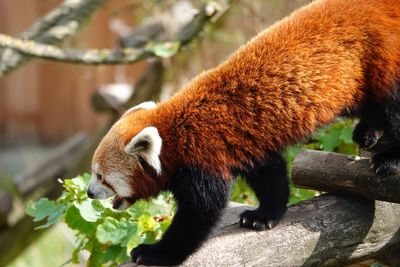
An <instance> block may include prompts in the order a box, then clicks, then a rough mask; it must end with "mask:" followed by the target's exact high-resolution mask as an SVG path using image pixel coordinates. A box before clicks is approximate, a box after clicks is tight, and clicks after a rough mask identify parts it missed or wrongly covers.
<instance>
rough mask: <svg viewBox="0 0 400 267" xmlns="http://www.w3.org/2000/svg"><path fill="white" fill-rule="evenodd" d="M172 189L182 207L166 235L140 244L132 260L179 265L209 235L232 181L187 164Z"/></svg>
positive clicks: (133, 251)
mask: <svg viewBox="0 0 400 267" xmlns="http://www.w3.org/2000/svg"><path fill="white" fill-rule="evenodd" d="M170 190H171V191H172V192H173V194H174V196H175V199H176V201H177V204H178V209H177V212H176V214H175V217H174V219H173V221H172V224H171V225H170V227H169V228H168V230H167V231H166V233H165V234H164V236H163V238H162V239H161V240H160V241H159V242H158V243H156V244H153V245H140V246H138V247H137V248H135V249H133V250H132V252H131V257H132V261H133V262H136V263H138V264H144V265H164V266H165V265H177V264H180V263H181V262H183V261H184V260H185V259H186V258H187V256H189V255H190V254H191V253H193V252H194V251H195V250H196V249H197V248H198V247H199V246H200V245H201V243H202V242H203V241H204V240H205V239H206V238H207V236H208V235H209V233H210V232H211V230H212V227H213V226H215V224H216V223H217V222H218V220H219V218H220V216H221V213H222V211H223V209H224V208H225V206H226V204H227V202H228V198H229V192H230V182H227V181H224V180H223V179H222V178H221V177H216V176H214V175H210V174H207V173H205V172H204V171H202V170H199V169H195V168H183V169H181V170H180V171H179V173H178V174H177V175H176V176H175V177H174V178H173V180H172V182H171V185H170Z"/></svg>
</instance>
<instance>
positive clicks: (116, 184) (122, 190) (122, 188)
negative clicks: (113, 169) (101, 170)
mask: <svg viewBox="0 0 400 267" xmlns="http://www.w3.org/2000/svg"><path fill="white" fill-rule="evenodd" d="M104 178H105V179H106V182H107V183H109V184H110V185H111V186H112V187H113V189H114V190H115V192H116V194H117V195H118V196H120V197H130V196H132V190H131V186H130V185H129V183H128V182H127V181H126V180H125V178H124V176H122V175H121V174H119V173H110V174H109V175H106V176H105V177H104Z"/></svg>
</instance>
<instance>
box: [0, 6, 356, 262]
mask: <svg viewBox="0 0 400 267" xmlns="http://www.w3.org/2000/svg"><path fill="white" fill-rule="evenodd" d="M206 2H207V3H206ZM308 2H310V1H308V0H252V1H245V0H232V1H228V0H226V1H198V0H191V1H189V0H165V1H162V0H107V1H100V0H97V1H93V0H87V1H82V0H66V1H60V0H24V1H15V0H0V33H3V34H7V35H10V36H14V37H18V36H19V37H22V38H29V39H34V40H37V41H38V42H42V43H49V44H57V45H60V46H62V47H72V48H79V49H91V48H111V49H118V48H120V47H131V48H142V47H145V46H146V45H147V44H148V43H151V42H153V41H157V42H158V41H176V40H178V41H179V42H180V44H181V49H179V50H176V51H175V50H173V49H172V48H171V46H166V47H165V46H164V47H162V48H161V49H160V51H158V53H156V54H157V55H158V57H152V58H147V59H143V60H140V61H138V62H135V63H132V64H115V65H102V64H99V65H95V66H94V65H85V64H72V63H63V62H54V61H49V60H44V59H30V58H27V57H25V56H22V55H21V54H19V53H18V52H16V51H15V50H11V49H2V48H0V266H13V267H16V266H61V265H62V264H64V263H66V262H67V263H66V265H67V266H68V265H69V263H68V260H69V259H70V258H71V253H72V251H73V249H74V244H75V238H74V232H72V231H71V230H70V229H68V227H66V226H65V225H64V224H62V223H59V224H57V225H56V226H54V227H52V228H51V229H50V230H47V231H34V230H33V228H34V227H35V226H37V223H35V222H33V221H32V218H30V217H27V216H26V215H25V212H24V210H25V208H24V207H25V205H26V203H27V201H28V200H31V199H33V200H36V199H38V198H40V197H49V198H56V197H57V196H59V194H60V192H61V190H62V189H61V185H60V183H58V182H57V178H71V177H74V176H76V175H78V174H82V173H84V172H88V171H89V162H90V158H91V155H92V151H93V148H94V147H96V145H97V143H98V142H99V140H100V138H101V136H102V135H104V133H105V131H106V130H107V129H108V128H109V127H110V125H111V124H112V122H113V121H115V120H116V119H117V118H118V116H119V113H120V112H121V110H124V109H125V108H126V107H129V106H132V105H134V104H137V103H140V102H142V101H146V100H157V101H164V100H165V99H168V97H170V96H171V94H173V93H174V92H176V91H178V90H179V89H180V88H181V87H182V85H184V84H185V83H186V82H188V81H189V80H190V79H192V78H193V77H195V76H196V75H197V74H198V73H200V72H201V71H203V70H206V69H208V68H211V67H214V66H216V65H217V64H218V63H220V62H221V61H223V60H224V59H225V58H226V57H227V56H228V55H229V54H230V53H232V52H233V51H234V50H235V49H237V48H238V47H240V46H241V45H243V44H245V43H246V41H247V40H249V39H250V38H251V37H252V36H254V35H255V34H257V33H258V32H259V31H261V30H263V29H264V28H266V27H268V26H269V25H271V24H272V23H274V22H275V21H277V20H279V19H281V18H282V17H284V16H286V15H288V14H289V13H290V12H291V11H293V10H294V9H296V8H298V7H300V6H302V5H305V4H306V3H308ZM210 3H211V4H212V6H211V7H207V8H205V9H204V10H203V9H202V8H204V7H205V6H204V5H205V4H210ZM86 4H87V6H85V5H86ZM80 8H81V9H82V10H80ZM202 12H203V13H204V14H205V18H206V19H203V20H197V21H196V17H199V14H202ZM215 13H216V14H215ZM207 16H208V17H212V18H211V19H208V18H207ZM46 23H47V24H46ZM63 25H64V26H65V25H67V26H68V25H70V26H71V25H72V26H73V27H72V30H71V29H67V30H65V29H64V28H62V26H63ZM74 27H75V28H74ZM64 32H67V33H66V34H64ZM29 59H30V60H29ZM15 62H17V63H15ZM353 126H354V122H353V121H350V120H343V119H338V120H337V121H336V123H335V124H334V125H332V126H331V127H329V128H326V129H324V130H322V131H321V132H319V133H317V134H316V135H315V136H313V137H312V138H310V140H308V142H307V144H306V145H305V146H307V147H308V148H313V149H322V150H329V151H338V152H341V153H348V154H357V153H358V150H357V148H356V147H355V146H354V145H353V144H352V141H351V131H352V129H353ZM299 148H300V146H298V147H294V148H291V149H289V150H288V151H287V152H286V157H287V159H288V162H289V164H290V161H291V159H293V157H294V156H295V154H296V152H297V151H298V150H299ZM318 194H319V192H315V191H310V190H300V189H295V188H292V195H291V199H290V201H291V203H296V202H298V201H301V200H304V199H307V198H310V197H312V196H315V195H318ZM232 200H234V201H239V202H244V203H249V204H256V200H255V198H254V196H253V194H252V192H251V191H250V190H249V189H248V187H247V186H246V185H245V183H244V182H243V181H242V180H241V179H239V180H238V183H237V184H236V185H235V187H234V189H233V191H232ZM80 257H81V260H82V263H81V265H82V266H84V265H85V258H87V255H85V253H82V254H81V255H80Z"/></svg>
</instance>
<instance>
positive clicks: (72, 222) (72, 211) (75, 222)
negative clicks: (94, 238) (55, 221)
mask: <svg viewBox="0 0 400 267" xmlns="http://www.w3.org/2000/svg"><path fill="white" fill-rule="evenodd" d="M64 220H65V223H66V224H67V225H68V226H69V228H71V229H74V230H77V231H79V233H81V234H84V235H87V236H90V235H91V234H92V233H94V230H95V229H96V225H95V224H94V223H90V222H88V221H86V220H85V219H83V218H82V216H81V213H80V212H79V210H78V209H77V208H76V207H75V206H71V207H70V208H69V209H68V210H67V212H66V214H65V218H64Z"/></svg>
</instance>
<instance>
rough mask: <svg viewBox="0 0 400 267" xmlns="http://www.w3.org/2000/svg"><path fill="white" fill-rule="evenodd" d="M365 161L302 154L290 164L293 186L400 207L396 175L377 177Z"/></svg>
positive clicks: (399, 179) (330, 154) (317, 153)
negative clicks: (390, 203)
mask: <svg viewBox="0 0 400 267" xmlns="http://www.w3.org/2000/svg"><path fill="white" fill-rule="evenodd" d="M370 165H371V163H370V162H369V159H368V158H359V157H349V156H345V155H342V154H338V153H333V152H322V151H314V150H302V151H301V152H300V153H299V154H298V155H297V157H296V159H295V160H294V162H293V168H292V181H293V183H294V184H295V185H296V186H299V187H303V188H310V189H316V190H320V191H326V192H331V193H340V194H350V195H353V196H359V197H364V198H368V199H377V200H385V201H390V202H396V203H400V175H393V176H381V175H377V174H375V172H374V171H373V170H372V169H371V168H370Z"/></svg>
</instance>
